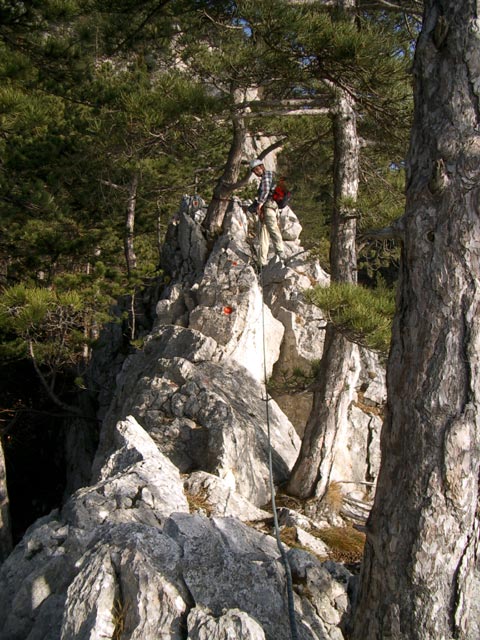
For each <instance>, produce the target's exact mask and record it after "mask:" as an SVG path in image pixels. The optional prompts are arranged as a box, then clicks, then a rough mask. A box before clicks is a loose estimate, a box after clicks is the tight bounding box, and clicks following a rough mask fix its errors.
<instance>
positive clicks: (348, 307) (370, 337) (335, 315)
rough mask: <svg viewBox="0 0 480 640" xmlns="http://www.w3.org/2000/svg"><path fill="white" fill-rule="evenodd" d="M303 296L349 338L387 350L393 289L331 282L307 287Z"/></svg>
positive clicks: (392, 311) (393, 304) (391, 318)
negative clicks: (312, 287)
mask: <svg viewBox="0 0 480 640" xmlns="http://www.w3.org/2000/svg"><path fill="white" fill-rule="evenodd" d="M307 299H308V300H309V301H310V302H312V303H313V304H315V305H317V306H318V307H320V308H321V309H322V310H323V311H325V312H326V313H327V314H328V316H329V319H330V322H332V323H333V324H334V325H335V326H336V327H337V328H338V329H339V330H340V331H342V332H343V333H344V334H345V335H346V336H347V337H348V338H349V340H351V341H352V342H356V343H358V344H360V345H362V346H365V347H367V348H369V349H372V350H374V351H378V352H380V353H381V354H383V355H386V354H387V353H388V350H389V348H390V340H391V331H392V320H393V315H394V313H395V292H394V290H393V289H387V288H386V287H378V288H376V289H367V288H366V287H362V286H360V285H352V284H346V283H332V284H331V285H330V286H329V287H315V288H314V289H311V290H310V291H308V292H307Z"/></svg>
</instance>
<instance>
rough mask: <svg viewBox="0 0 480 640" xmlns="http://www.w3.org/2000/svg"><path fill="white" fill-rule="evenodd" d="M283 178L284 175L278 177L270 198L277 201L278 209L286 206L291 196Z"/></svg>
mask: <svg viewBox="0 0 480 640" xmlns="http://www.w3.org/2000/svg"><path fill="white" fill-rule="evenodd" d="M285 180H286V178H285V177H282V178H280V179H279V180H278V182H277V184H276V185H275V188H274V190H273V193H272V198H273V199H274V200H275V202H276V203H277V205H278V208H279V209H283V207H286V206H287V204H288V203H289V201H290V198H291V197H292V192H291V191H289V190H288V188H287V186H286V184H285Z"/></svg>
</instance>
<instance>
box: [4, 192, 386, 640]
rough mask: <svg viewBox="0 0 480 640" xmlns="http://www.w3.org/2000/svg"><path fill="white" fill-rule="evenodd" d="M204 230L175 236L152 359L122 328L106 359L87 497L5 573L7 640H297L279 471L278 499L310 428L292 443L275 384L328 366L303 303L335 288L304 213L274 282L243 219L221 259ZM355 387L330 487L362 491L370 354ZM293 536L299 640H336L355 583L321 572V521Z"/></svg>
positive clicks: (193, 224) (376, 392)
mask: <svg viewBox="0 0 480 640" xmlns="http://www.w3.org/2000/svg"><path fill="white" fill-rule="evenodd" d="M194 213H195V214H196V213H197V211H196V212H194ZM200 220H201V218H198V216H196V215H192V214H191V212H190V210H189V209H188V207H187V208H186V209H185V208H184V209H182V211H180V212H179V214H178V215H177V216H175V217H174V219H173V220H172V223H171V225H170V227H169V230H168V233H167V243H166V245H165V250H164V255H163V265H164V268H165V270H166V271H167V272H168V274H169V277H170V282H169V284H168V286H163V287H162V288H160V286H154V287H152V289H151V291H150V294H148V295H147V294H145V295H144V304H145V308H146V309H148V313H146V314H145V317H150V316H151V315H153V316H154V317H153V321H152V323H151V327H150V328H147V327H144V328H143V329H142V334H141V335H142V337H143V345H142V347H141V348H136V349H135V350H132V349H130V351H129V352H128V353H125V350H124V349H122V348H121V347H122V344H121V342H122V339H123V338H122V335H121V332H119V330H118V327H115V326H113V327H111V328H110V329H109V332H108V334H107V335H108V339H107V338H106V337H105V336H104V338H103V341H101V343H100V348H99V350H98V352H97V354H98V355H97V358H98V357H100V356H101V357H102V358H103V361H102V362H99V361H98V360H96V361H95V362H94V363H93V366H92V370H91V376H92V379H93V383H94V384H92V386H97V387H98V388H99V389H101V391H100V394H99V397H98V407H99V412H98V417H99V419H100V420H101V422H102V428H101V433H100V442H99V446H98V450H97V452H96V456H95V461H94V464H93V471H92V477H91V480H90V482H89V483H88V484H86V485H85V486H82V487H81V488H78V489H77V490H76V491H74V492H73V493H72V495H71V496H70V497H69V498H68V500H67V501H66V502H65V504H64V505H63V506H62V507H61V508H60V509H59V510H57V511H54V512H52V513H51V514H50V515H48V516H46V517H45V518H43V519H41V520H39V521H37V522H36V523H34V524H33V525H32V526H31V527H30V529H29V530H28V531H27V532H26V534H25V536H24V538H23V539H22V541H21V542H20V543H19V544H18V545H17V546H16V547H15V549H14V550H13V551H12V552H11V553H10V555H9V556H8V557H7V558H6V560H5V562H4V563H3V565H2V566H1V567H0V611H1V612H2V615H1V616H0V640H27V639H28V640H41V639H42V640H47V639H48V640H59V639H60V640H74V639H75V640H87V639H88V640H91V639H92V638H110V639H114V638H115V639H121V640H140V639H141V640H154V639H155V640H156V639H157V638H164V639H165V640H167V639H172V640H181V639H185V638H187V640H207V639H208V640H216V639H218V640H224V639H225V640H227V638H233V637H235V638H236V640H247V639H248V640H262V639H265V640H287V639H288V638H290V631H289V615H288V608H287V603H286V599H285V583H286V575H285V566H284V564H283V561H282V556H281V553H280V551H279V548H278V545H277V542H276V540H275V538H274V537H273V536H272V533H273V531H272V513H271V507H270V504H269V503H270V500H271V497H272V495H271V493H272V484H271V482H270V472H269V455H270V453H271V462H272V473H273V484H274V485H275V486H277V487H278V486H279V485H281V484H282V483H283V482H284V481H286V480H287V478H288V475H289V472H290V470H291V468H292V466H293V464H294V462H295V460H296V457H297V455H298V452H299V446H300V436H299V433H298V432H300V433H301V424H300V422H301V416H300V417H299V416H297V417H296V422H295V425H294V424H293V422H292V421H291V420H290V419H289V417H287V415H286V413H285V412H284V411H282V409H281V408H280V406H279V404H277V402H275V401H274V400H273V399H272V397H271V396H270V394H268V395H267V391H266V388H265V380H266V378H269V377H270V376H272V380H274V381H275V379H277V380H278V379H279V377H281V372H282V371H292V370H293V369H295V368H304V369H307V368H308V367H310V366H311V365H312V362H314V361H315V360H318V359H319V358H320V357H321V352H322V335H323V330H324V327H325V318H324V317H323V314H322V312H321V311H320V310H319V309H317V308H314V307H312V306H311V305H309V304H308V303H307V302H306V300H305V297H304V295H303V291H304V289H306V288H308V287H310V286H312V285H314V284H320V285H326V284H328V276H327V274H325V273H324V272H323V271H322V270H321V269H320V267H319V265H318V263H316V262H315V261H312V260H310V259H309V258H308V254H307V253H306V252H305V251H304V250H303V248H302V247H301V244H300V241H299V233H300V230H301V227H300V224H299V222H298V219H297V218H296V216H295V214H294V213H293V212H292V211H291V210H288V211H284V212H282V218H281V224H282V233H283V234H284V239H285V247H286V256H287V263H286V265H281V264H279V263H275V262H273V261H272V262H271V263H270V264H269V265H268V266H267V267H266V268H265V269H264V270H263V271H262V273H258V270H257V268H256V264H255V263H256V261H255V251H256V239H255V233H254V228H252V221H251V220H249V218H248V215H247V213H246V212H245V210H244V208H242V206H241V203H240V202H239V201H234V202H233V203H232V206H231V208H230V210H229V212H228V214H227V218H226V222H225V233H224V234H223V235H222V236H221V237H220V238H218V239H217V241H216V243H215V245H214V246H213V248H211V247H210V246H209V244H208V242H207V240H206V238H205V237H204V234H203V231H202V228H201V224H200ZM137 302H138V301H137ZM351 372H352V379H351V383H352V387H351V399H352V401H351V403H350V407H349V409H348V412H346V414H345V416H344V420H343V424H342V428H341V429H340V432H341V433H342V434H343V436H342V437H343V442H342V445H341V446H342V447H343V446H344V445H345V451H343V453H342V456H340V454H339V456H338V463H337V467H336V468H335V469H336V470H335V473H337V472H338V474H340V475H341V474H343V475H342V476H341V478H340V479H342V478H343V479H345V480H348V481H349V482H350V481H351V482H353V483H356V482H358V486H361V484H362V482H364V481H365V480H366V479H368V480H371V481H372V482H373V481H374V479H375V477H376V472H377V468H378V451H377V441H378V437H377V436H378V433H377V431H378V424H377V422H376V420H374V418H376V419H378V415H377V414H376V413H375V411H377V409H378V407H379V406H380V405H381V403H382V402H383V398H384V386H383V383H384V380H383V373H382V370H381V367H379V366H378V363H377V362H376V360H375V357H374V356H373V355H371V354H362V353H361V352H360V351H358V352H357V357H356V359H355V362H352V366H351ZM304 396H305V394H304ZM370 409H372V411H370ZM374 409H375V411H374ZM377 413H378V412H377ZM267 417H268V420H267ZM342 430H343V431H342ZM76 441H77V442H79V441H80V440H78V439H77V440H76ZM345 443H346V444H345ZM70 458H71V459H72V460H73V458H74V456H73V454H71V455H70ZM285 518H286V520H285V521H288V522H293V523H294V528H295V529H296V532H297V546H299V547H302V548H291V549H288V548H287V551H288V558H289V564H290V567H291V572H292V579H293V600H294V608H295V614H294V615H295V619H296V624H297V627H298V633H299V638H300V639H301V640H341V638H343V631H342V629H343V622H344V618H345V616H346V615H347V613H348V607H349V602H348V596H347V592H348V584H349V581H350V578H351V576H350V573H349V571H347V570H346V569H345V568H343V567H342V566H340V565H337V564H335V563H332V562H324V561H322V560H321V559H319V557H322V556H323V555H324V554H328V548H327V547H326V546H325V545H324V544H323V543H321V542H320V541H319V540H318V539H317V538H315V539H314V538H313V536H311V535H310V533H309V531H308V529H310V528H311V527H310V524H309V521H308V518H302V516H298V517H296V516H294V515H293V514H292V513H289V510H288V509H286V515H285ZM309 548H310V551H311V552H309V551H307V549H309Z"/></svg>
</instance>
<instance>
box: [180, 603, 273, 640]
mask: <svg viewBox="0 0 480 640" xmlns="http://www.w3.org/2000/svg"><path fill="white" fill-rule="evenodd" d="M187 624H188V638H187V640H231V639H232V638H235V640H265V634H264V633H263V629H262V627H261V626H260V625H259V624H258V622H256V621H255V620H254V619H253V618H251V617H250V616H249V615H248V614H246V613H245V612H244V611H240V610H239V609H230V610H229V611H227V612H226V613H225V614H224V615H222V616H220V617H219V618H218V619H217V618H215V617H214V616H212V615H211V614H209V613H208V610H206V609H203V608H202V607H195V609H192V610H191V611H190V613H189V614H188V620H187Z"/></svg>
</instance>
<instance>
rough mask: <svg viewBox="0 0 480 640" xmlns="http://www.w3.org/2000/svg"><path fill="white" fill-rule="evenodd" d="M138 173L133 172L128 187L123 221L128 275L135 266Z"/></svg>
mask: <svg viewBox="0 0 480 640" xmlns="http://www.w3.org/2000/svg"><path fill="white" fill-rule="evenodd" d="M137 189H138V174H137V173H135V174H134V175H133V177H132V181H131V183H130V185H129V187H128V201H127V217H126V221H125V259H126V261H127V273H128V275H130V274H131V273H132V271H133V269H135V268H136V267H137V256H136V255H135V250H134V237H135V235H134V229H135V210H136V206H137Z"/></svg>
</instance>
